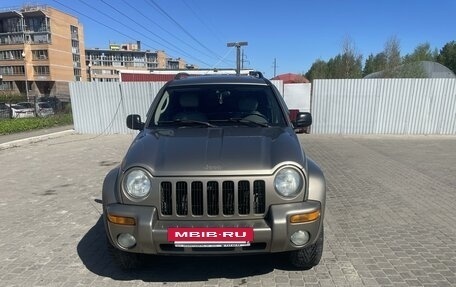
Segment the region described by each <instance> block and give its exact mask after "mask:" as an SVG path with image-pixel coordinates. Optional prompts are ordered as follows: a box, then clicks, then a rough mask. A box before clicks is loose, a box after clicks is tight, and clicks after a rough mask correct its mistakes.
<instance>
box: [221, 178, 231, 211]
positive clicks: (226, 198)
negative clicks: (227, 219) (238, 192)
mask: <svg viewBox="0 0 456 287" xmlns="http://www.w3.org/2000/svg"><path fill="white" fill-rule="evenodd" d="M222 190H223V195H222V196H223V214H225V215H233V214H234V182H232V181H224V182H223V186H222Z"/></svg>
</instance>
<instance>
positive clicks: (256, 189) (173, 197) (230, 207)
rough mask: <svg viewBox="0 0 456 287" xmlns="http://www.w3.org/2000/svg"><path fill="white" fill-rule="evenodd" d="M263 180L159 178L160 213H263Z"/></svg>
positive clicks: (190, 214) (211, 214)
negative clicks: (161, 180)
mask: <svg viewBox="0 0 456 287" xmlns="http://www.w3.org/2000/svg"><path fill="white" fill-rule="evenodd" d="M265 190H266V185H265V182H264V181H263V180H255V181H253V182H251V181H247V180H241V181H237V182H236V181H207V182H203V181H192V182H187V181H177V182H171V181H163V182H161V183H160V201H161V202H160V207H161V214H162V215H177V216H219V215H227V216H229V215H250V214H264V213H265V211H266V207H265V204H266V196H265Z"/></svg>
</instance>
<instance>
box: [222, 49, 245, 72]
mask: <svg viewBox="0 0 456 287" xmlns="http://www.w3.org/2000/svg"><path fill="white" fill-rule="evenodd" d="M248 44H249V43H247V42H230V43H227V44H226V46H227V47H236V75H238V76H239V75H240V74H241V46H247V45H248Z"/></svg>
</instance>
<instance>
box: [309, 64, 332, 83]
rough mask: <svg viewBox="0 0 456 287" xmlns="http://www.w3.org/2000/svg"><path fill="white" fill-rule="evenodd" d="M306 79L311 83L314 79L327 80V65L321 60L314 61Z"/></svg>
mask: <svg viewBox="0 0 456 287" xmlns="http://www.w3.org/2000/svg"><path fill="white" fill-rule="evenodd" d="M306 78H307V79H309V81H313V80H314V79H327V78H328V64H327V63H326V62H325V61H323V60H320V59H318V60H316V61H315V62H314V63H313V64H312V66H311V67H310V69H309V71H307V73H306Z"/></svg>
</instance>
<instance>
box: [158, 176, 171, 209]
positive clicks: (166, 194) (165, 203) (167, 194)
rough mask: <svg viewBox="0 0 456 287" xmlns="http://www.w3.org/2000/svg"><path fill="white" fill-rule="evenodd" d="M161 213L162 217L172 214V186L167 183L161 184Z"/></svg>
mask: <svg viewBox="0 0 456 287" xmlns="http://www.w3.org/2000/svg"><path fill="white" fill-rule="evenodd" d="M161 211H162V214H163V215H172V214H173V200H172V185H171V182H168V181H165V182H162V183H161Z"/></svg>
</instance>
